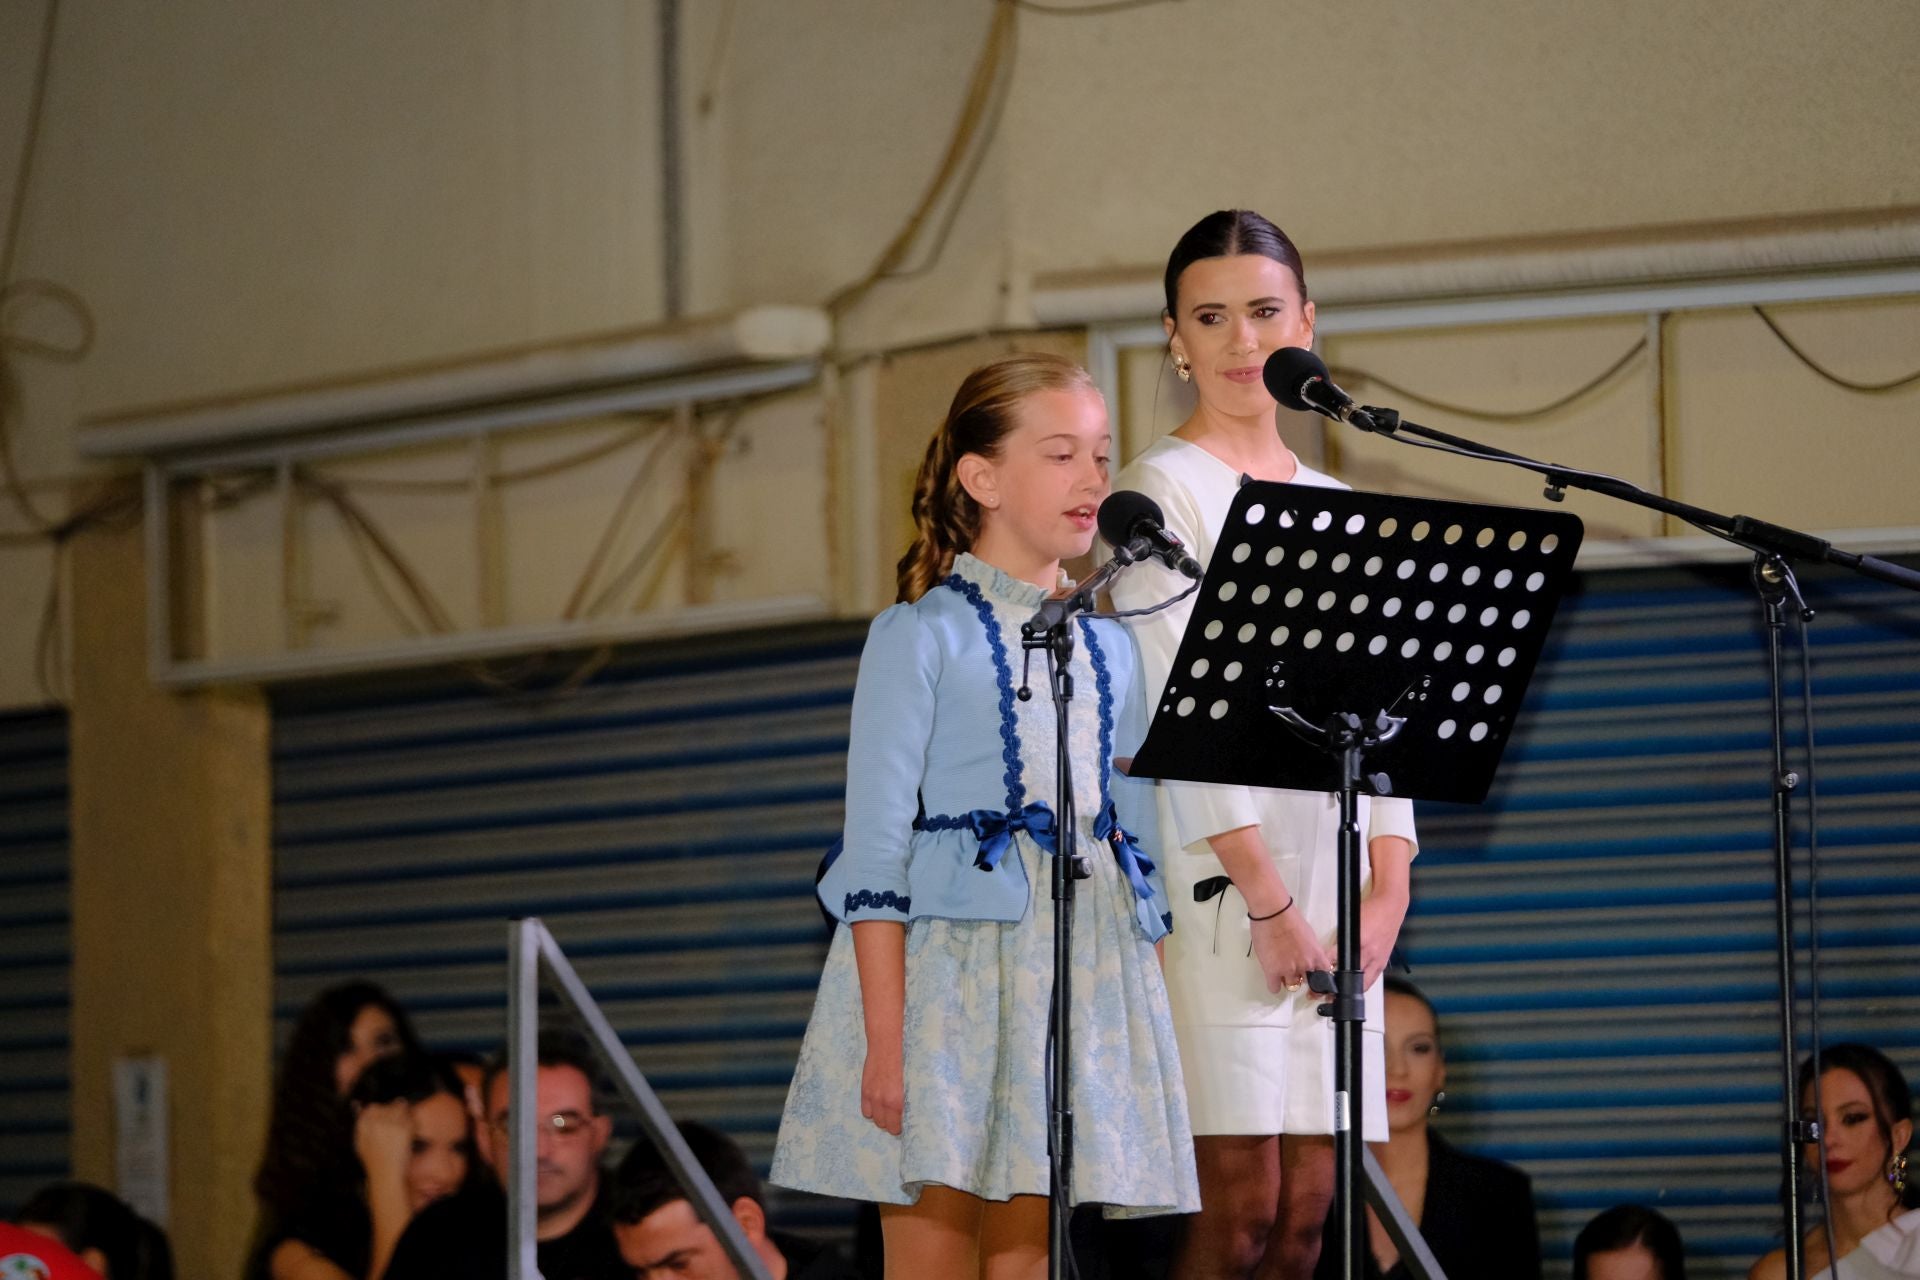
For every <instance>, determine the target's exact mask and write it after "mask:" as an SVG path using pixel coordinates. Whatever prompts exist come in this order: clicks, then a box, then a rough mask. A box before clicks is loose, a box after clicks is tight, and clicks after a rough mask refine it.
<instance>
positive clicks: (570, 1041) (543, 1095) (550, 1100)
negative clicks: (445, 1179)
mask: <svg viewBox="0 0 1920 1280" xmlns="http://www.w3.org/2000/svg"><path fill="white" fill-rule="evenodd" d="M537 1057H538V1062H539V1070H538V1071H537V1072H536V1073H535V1077H534V1102H535V1105H536V1107H537V1108H538V1111H537V1113H536V1123H535V1129H534V1132H535V1137H536V1143H537V1145H536V1147H535V1151H534V1158H535V1162H536V1163H535V1180H534V1200H535V1206H536V1208H535V1215H536V1217H535V1226H534V1236H535V1238H536V1240H537V1241H538V1242H539V1244H538V1248H539V1265H540V1274H541V1275H542V1276H544V1277H545V1278H546V1280H604V1278H613V1277H617V1278H618V1280H626V1277H628V1276H629V1275H630V1274H631V1272H630V1271H629V1270H628V1269H627V1268H626V1267H625V1265H624V1264H623V1262H622V1261H621V1258H620V1249H619V1246H618V1245H617V1244H616V1243H615V1241H614V1238H613V1230H612V1228H611V1227H610V1226H609V1225H608V1222H607V1213H606V1203H605V1202H606V1194H607V1192H606V1188H607V1177H606V1174H605V1172H604V1171H603V1170H602V1169H601V1167H600V1159H601V1156H602V1155H603V1154H605V1152H606V1149H607V1141H608V1139H609V1138H610V1137H612V1134H613V1121H612V1120H611V1118H609V1117H608V1116H605V1115H602V1114H601V1113H600V1109H599V1106H598V1104H597V1101H596V1098H597V1095H598V1088H597V1086H598V1083H599V1075H598V1071H597V1070H596V1068H595V1064H594V1060H593V1057H592V1054H591V1053H590V1051H589V1050H588V1049H587V1048H586V1046H585V1044H584V1043H583V1042H581V1041H580V1039H579V1038H578V1037H576V1036H571V1035H565V1034H561V1033H555V1032H547V1033H543V1034H542V1035H541V1037H540V1040H539V1046H538V1051H537ZM480 1093H481V1097H482V1099H483V1100H484V1105H485V1114H484V1121H483V1123H482V1124H480V1125H479V1126H478V1129H477V1133H476V1143H475V1145H476V1146H477V1147H478V1149H479V1154H480V1156H481V1158H482V1159H483V1160H484V1161H485V1162H486V1163H487V1164H488V1165H490V1166H491V1167H492V1169H493V1173H494V1175H495V1176H494V1178H492V1179H476V1180H475V1185H473V1186H470V1187H469V1188H468V1189H467V1190H465V1191H462V1192H461V1193H460V1194H458V1195H453V1196H449V1197H448V1198H446V1199H445V1200H440V1201H436V1202H435V1203H433V1204H430V1205H428V1206H427V1207H426V1208H425V1209H422V1210H421V1211H420V1212H419V1213H418V1214H416V1215H415V1216H414V1219H413V1221H412V1222H411V1223H409V1224H408V1226H407V1230H406V1234H404V1235H402V1236H401V1237H400V1242H399V1244H398V1245H396V1246H395V1248H394V1252H393V1260H392V1261H391V1262H390V1263H388V1264H387V1271H386V1275H385V1278H384V1280H487V1278H488V1277H503V1278H504V1277H505V1275H506V1256H507V1205H506V1199H505V1197H504V1196H503V1194H502V1189H503V1188H504V1187H505V1185H506V1181H507V1176H508V1171H509V1169H510V1168H511V1167H512V1166H511V1165H509V1163H508V1160H507V1155H508V1145H509V1138H510V1130H511V1123H512V1116H511V1114H510V1112H509V1110H508V1100H507V1063H506V1057H505V1055H504V1054H503V1055H501V1057H500V1058H499V1059H498V1060H496V1061H495V1062H494V1063H493V1065H492V1066H490V1067H489V1068H488V1069H487V1073H486V1076H485V1078H484V1080H483V1081H482V1084H481V1090H480Z"/></svg>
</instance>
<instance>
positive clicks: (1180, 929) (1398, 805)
mask: <svg viewBox="0 0 1920 1280" xmlns="http://www.w3.org/2000/svg"><path fill="white" fill-rule="evenodd" d="M1240 482H1241V477H1240V475H1239V474H1238V473H1237V472H1236V471H1234V469H1233V468H1232V467H1229V466H1228V465H1227V464H1226V463H1224V462H1222V461H1220V460H1219V459H1218V458H1216V457H1214V456H1213V455H1212V454H1210V453H1208V452H1207V451H1206V450H1204V449H1202V448H1200V447H1199V446H1198V445H1194V444H1189V443H1188V442H1186V441H1185V440H1181V439H1179V438H1178V437H1175V436H1166V437H1163V438H1161V439H1160V440H1158V441H1156V442H1155V443H1154V444H1153V445H1152V446H1151V447H1149V448H1148V449H1147V450H1146V451H1145V452H1143V453H1142V454H1141V455H1140V456H1139V457H1138V458H1136V459H1134V460H1133V462H1132V463H1130V464H1129V465H1128V466H1127V467H1126V469H1125V470H1123V471H1122V472H1121V473H1120V475H1119V477H1118V478H1117V479H1116V480H1115V481H1114V486H1113V487H1114V488H1115V489H1132V490H1136V491H1138V492H1140V493H1144V494H1146V495H1147V496H1148V497H1150V498H1152V499H1153V500H1154V501H1155V502H1157V503H1159V504H1160V509H1161V511H1162V513H1163V515H1164V517H1165V520H1166V527H1167V528H1168V529H1169V530H1170V531H1172V532H1173V533H1174V534H1176V535H1177V536H1178V537H1179V538H1180V539H1181V541H1183V542H1185V543H1186V544H1187V547H1188V549H1189V550H1191V551H1192V552H1193V554H1194V556H1195V557H1196V558H1198V559H1199V560H1200V562H1201V563H1202V564H1205V563H1207V562H1208V561H1209V560H1210V559H1211V558H1212V555H1213V549H1214V538H1215V536H1216V534H1217V533H1218V531H1219V529H1220V527H1221V525H1222V524H1223V523H1224V522H1225V520H1226V516H1227V511H1228V509H1229V508H1230V507H1231V506H1232V504H1233V499H1234V495H1235V494H1236V493H1237V492H1238V490H1239V488H1240ZM1293 483H1295V484H1307V485H1321V486H1324V487H1328V488H1345V487H1346V486H1344V485H1342V484H1341V483H1340V482H1339V481H1337V480H1335V479H1333V478H1332V477H1330V476H1326V475H1323V474H1321V473H1320V472H1318V471H1314V470H1313V469H1311V468H1310V467H1307V466H1305V465H1302V466H1301V467H1300V469H1299V472H1298V474H1297V475H1296V476H1295V477H1294V480H1293ZM1182 581H1183V580H1182V579H1180V578H1177V577H1175V576H1174V575H1173V574H1172V573H1171V572H1170V571H1168V570H1166V569H1163V568H1161V567H1160V566H1158V565H1157V564H1156V565H1149V566H1141V567H1139V568H1135V569H1131V570H1129V571H1128V572H1127V573H1126V574H1124V575H1122V577H1121V578H1120V580H1119V583H1118V585H1117V586H1116V587H1115V589H1114V592H1113V598H1114V603H1115V605H1116V606H1118V607H1119V608H1121V609H1137V608H1141V607H1144V606H1146V605H1150V604H1153V603H1155V602H1157V601H1159V600H1164V599H1166V598H1167V597H1168V596H1171V595H1174V594H1177V593H1178V592H1179V591H1180V590H1181V584H1182ZM1191 613H1192V607H1191V601H1183V602H1182V603H1181V604H1178V605H1175V606H1173V607H1172V608H1170V609H1166V610H1163V611H1162V612H1160V613H1157V614H1153V615H1151V616H1150V617H1147V618H1141V619H1137V620H1135V623H1134V633H1135V635H1136V636H1137V637H1138V638H1139V642H1140V651H1141V661H1142V664H1143V668H1144V674H1145V678H1146V686H1147V689H1148V691H1149V692H1150V693H1151V694H1152V695H1153V697H1154V701H1155V702H1156V703H1157V702H1158V698H1159V693H1160V691H1161V690H1162V689H1164V688H1165V686H1166V682H1167V675H1168V672H1169V670H1170V669H1171V667H1172V665H1173V659H1174V656H1175V654H1176V653H1177V652H1178V650H1179V647H1180V637H1181V636H1182V634H1183V633H1184V632H1185V631H1186V626H1187V619H1188V617H1189V616H1190V615H1191ZM1158 790H1159V797H1160V821H1161V827H1162V830H1163V833H1164V834H1165V836H1166V840H1167V845H1168V846H1169V849H1168V854H1167V858H1166V861H1165V864H1164V865H1163V867H1162V871H1163V873H1164V875H1165V876H1166V885H1167V896H1168V898H1169V899H1170V900H1171V902H1172V907H1173V933H1172V934H1171V935H1170V936H1169V937H1168V938H1167V941H1166V975H1167V995H1168V999H1169V1000H1170V1002H1171V1003H1172V1006H1173V1023H1174V1033H1175V1035H1176V1036H1177V1037H1178V1039H1179V1043H1180V1063H1181V1069H1182V1071H1183V1073H1184V1074H1185V1076H1186V1082H1187V1103H1188V1110H1189V1111H1190V1113H1191V1115H1192V1119H1193V1131H1194V1133H1195V1134H1197V1135H1198V1134H1273V1133H1300V1134H1320V1133H1332V1132H1333V1042H1334V1037H1333V1024H1332V1022H1331V1021H1330V1020H1329V1019H1327V1018H1323V1017H1321V1016H1319V1013H1318V1011H1317V1006H1318V1004H1319V1001H1318V1000H1317V999H1314V998H1312V997H1311V995H1310V993H1309V992H1308V991H1307V990H1306V989H1305V988H1304V987H1303V988H1302V989H1301V990H1300V991H1299V992H1294V993H1289V992H1285V991H1283V992H1281V993H1280V994H1279V995H1273V994H1270V993H1269V992H1268V991H1267V985H1266V980H1265V978H1264V977H1263V976H1262V974H1261V971H1260V965H1259V962H1258V961H1256V960H1254V959H1253V958H1252V957H1251V956H1250V955H1249V954H1248V952H1249V948H1250V946H1251V941H1252V934H1251V926H1250V924H1249V923H1248V921H1247V908H1246V902H1245V900H1244V899H1242V898H1241V896H1240V894H1239V892H1238V890H1236V889H1232V888H1229V889H1227V890H1226V891H1225V892H1224V893H1221V894H1218V895H1216V896H1214V897H1212V898H1210V899H1209V900H1207V901H1204V902H1197V901H1195V898H1194V886H1195V885H1196V884H1199V883H1201V882H1204V881H1208V880H1210V879H1213V878H1214V877H1219V876H1223V875H1224V874H1225V871H1224V869H1223V868H1222V866H1221V865H1220V860H1219V858H1217V857H1216V856H1215V855H1214V853H1213V851H1212V849H1211V848H1210V847H1209V846H1208V844H1207V838H1208V837H1209V836H1215V835H1219V834H1221V833H1222V832H1226V831H1232V830H1235V829H1237V828H1240V827H1248V826H1257V827H1259V828H1260V836H1261V839H1262V841H1263V842H1264V843H1265V844H1266V847H1267V849H1268V851H1269V852H1270V853H1271V854H1272V855H1273V859H1274V863H1275V865H1276V866H1277V867H1278V869H1279V871H1280V876H1281V879H1282V880H1284V881H1285V882H1286V885H1287V888H1288V889H1289V891H1291V892H1292V893H1293V895H1294V898H1295V900H1296V903H1297V905H1296V906H1295V908H1294V909H1295V910H1298V911H1302V912H1304V913H1305V915H1306V918H1307V920H1308V921H1310V922H1311V923H1312V925H1313V927H1314V930H1315V932H1316V933H1318V934H1319V935H1320V938H1321V941H1322V943H1323V944H1324V945H1325V946H1326V948H1327V951H1328V953H1329V954H1332V952H1333V949H1334V944H1335V940H1336V928H1337V923H1338V902H1337V897H1336V895H1337V892H1338V857H1337V853H1338V848H1339V845H1338V841H1339V834H1340V810H1339V800H1338V797H1336V796H1334V795H1332V794H1330V793H1324V792H1313V791H1285V790H1277V789H1267V788H1259V787H1244V786H1215V785H1210V784H1205V783H1195V782H1163V783H1161V784H1160V786H1159V788H1158ZM1359 822H1360V829H1361V832H1362V833H1363V837H1364V839H1365V840H1368V841H1370V840H1372V838H1373V837H1375V836H1389V835H1391V836H1403V837H1405V838H1406V839H1407V840H1408V841H1409V842H1411V841H1413V840H1414V830H1413V805H1412V803H1411V802H1409V801H1407V800H1401V799H1371V798H1369V797H1366V796H1362V797H1361V798H1360V813H1359ZM1361 876H1362V887H1363V890H1364V889H1365V887H1366V886H1367V885H1368V884H1370V882H1371V872H1370V869H1369V868H1368V866H1367V864H1366V860H1365V859H1364V858H1363V859H1362V866H1361ZM1382 1004H1383V1001H1382V998H1381V994H1380V989H1379V984H1378V983H1376V984H1375V985H1374V987H1373V988H1372V989H1370V990H1369V991H1368V992H1367V997H1366V1006H1367V1024H1366V1033H1365V1034H1364V1035H1363V1036H1362V1037H1361V1040H1362V1045H1363V1055H1364V1057H1363V1065H1362V1072H1363V1076H1362V1081H1363V1083H1362V1088H1363V1093H1362V1095H1361V1097H1362V1108H1361V1109H1362V1119H1363V1126H1364V1133H1365V1137H1366V1139H1367V1141H1369V1142H1384V1141H1385V1140H1386V1137H1387V1113H1386V1078H1385V1068H1384V1053H1383V1049H1382V1024H1381V1014H1382Z"/></svg>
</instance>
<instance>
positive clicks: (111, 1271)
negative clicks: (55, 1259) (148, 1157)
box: [18, 1182, 173, 1280]
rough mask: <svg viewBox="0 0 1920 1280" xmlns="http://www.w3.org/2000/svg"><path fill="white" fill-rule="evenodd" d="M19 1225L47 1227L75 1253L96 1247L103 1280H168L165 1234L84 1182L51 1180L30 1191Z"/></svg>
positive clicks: (169, 1263) (169, 1268) (169, 1261)
mask: <svg viewBox="0 0 1920 1280" xmlns="http://www.w3.org/2000/svg"><path fill="white" fill-rule="evenodd" d="M18 1220H19V1221H20V1222H22V1223H31V1224H32V1225H34V1226H36V1227H47V1228H50V1229H51V1230H52V1231H53V1233H54V1235H55V1236H57V1237H59V1240H60V1243H61V1244H64V1245H65V1246H67V1248H68V1249H70V1250H72V1251H73V1252H74V1253H81V1252H83V1251H85V1250H87V1249H98V1250H99V1251H100V1256H101V1257H103V1258H105V1259H106V1265H107V1280H173V1251H172V1250H171V1249H170V1248H169V1247H168V1246H167V1236H166V1233H165V1232H164V1231H162V1230H160V1228H159V1227H156V1226H155V1225H153V1223H151V1222H148V1221H147V1220H146V1219H145V1218H143V1217H141V1216H140V1215H139V1214H137V1213H135V1212H134V1211H133V1209H132V1208H130V1207H129V1206H128V1205H127V1203H126V1202H125V1201H123V1200H121V1199H120V1198H119V1197H118V1196H116V1195H114V1194H113V1193H112V1192H110V1191H106V1190H103V1189H102V1188H100V1187H96V1186H93V1185H91V1184H90V1183H85V1182H56V1183H54V1184H53V1185H52V1186H50V1187H43V1188H41V1189H40V1190H39V1191H37V1192H35V1193H34V1196H33V1198H32V1199H31V1200H29V1201H27V1203H26V1205H25V1207H24V1208H22V1209H21V1210H20V1212H19V1214H18Z"/></svg>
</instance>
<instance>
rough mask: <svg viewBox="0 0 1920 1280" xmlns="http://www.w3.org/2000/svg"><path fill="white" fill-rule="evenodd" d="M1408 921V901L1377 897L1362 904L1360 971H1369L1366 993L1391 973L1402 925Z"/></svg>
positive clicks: (1363, 984)
mask: <svg viewBox="0 0 1920 1280" xmlns="http://www.w3.org/2000/svg"><path fill="white" fill-rule="evenodd" d="M1406 918H1407V902H1406V899H1405V898H1398V899H1396V898H1394V897H1391V896H1389V895H1386V894H1375V895H1374V896H1372V897H1370V898H1368V899H1367V900H1366V901H1365V902H1363V903H1361V904H1360V968H1361V969H1362V970H1364V971H1365V972H1366V977H1365V978H1364V979H1362V980H1361V983H1360V989H1361V990H1362V991H1365V990H1367V989H1368V988H1370V987H1372V986H1373V984H1374V983H1375V982H1378V981H1379V980H1380V975H1381V974H1383V973H1385V972H1386V971H1387V961H1388V960H1391V959H1392V958H1393V944H1394V943H1395V942H1397V941H1399V938H1400V926H1401V924H1402V923H1403V922H1405V920H1406Z"/></svg>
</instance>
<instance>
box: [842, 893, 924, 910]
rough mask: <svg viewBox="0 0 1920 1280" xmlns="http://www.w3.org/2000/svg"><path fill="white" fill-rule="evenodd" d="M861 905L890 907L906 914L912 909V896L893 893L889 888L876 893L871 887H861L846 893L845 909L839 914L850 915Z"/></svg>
mask: <svg viewBox="0 0 1920 1280" xmlns="http://www.w3.org/2000/svg"><path fill="white" fill-rule="evenodd" d="M862 907H891V908H892V909H893V910H895V911H898V912H899V913H900V914H901V915H908V914H910V913H911V912H912V910H913V898H912V897H911V896H910V895H908V894H904V893H895V892H894V891H893V890H891V889H882V890H880V891H879V892H878V893H875V892H874V891H873V890H872V889H862V890H860V891H859V892H858V893H850V894H848V895H847V900H846V904H845V909H844V910H843V911H842V912H841V914H842V915H852V914H853V913H854V912H856V911H858V910H860V909H861V908H862Z"/></svg>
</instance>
